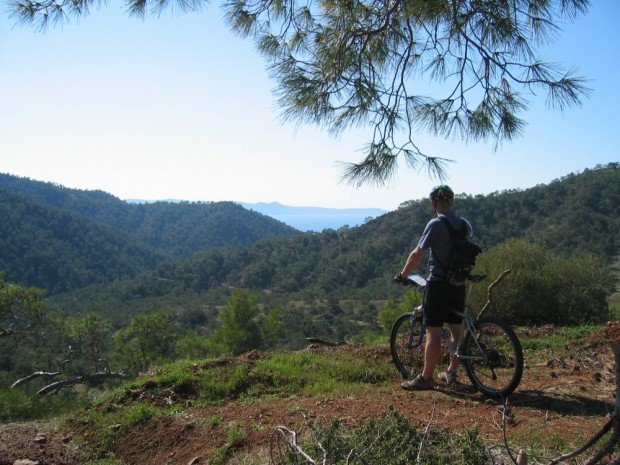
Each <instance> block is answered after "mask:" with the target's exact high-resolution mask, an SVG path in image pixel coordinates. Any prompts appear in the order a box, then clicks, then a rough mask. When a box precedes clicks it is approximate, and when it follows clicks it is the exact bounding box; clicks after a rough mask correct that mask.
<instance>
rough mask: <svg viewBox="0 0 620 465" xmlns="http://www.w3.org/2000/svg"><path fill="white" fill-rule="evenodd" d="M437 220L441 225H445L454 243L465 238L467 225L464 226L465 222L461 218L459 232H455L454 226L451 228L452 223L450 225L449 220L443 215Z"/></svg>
mask: <svg viewBox="0 0 620 465" xmlns="http://www.w3.org/2000/svg"><path fill="white" fill-rule="evenodd" d="M438 218H439V219H440V220H441V222H442V223H443V224H445V225H446V227H447V228H448V231H449V232H450V236H452V239H454V240H455V241H456V240H458V239H464V238H465V236H466V235H467V225H466V224H465V221H463V218H460V220H461V229H460V231H459V230H457V229H456V228H455V227H454V226H452V223H450V220H449V219H448V218H447V217H446V216H445V215H439V216H438Z"/></svg>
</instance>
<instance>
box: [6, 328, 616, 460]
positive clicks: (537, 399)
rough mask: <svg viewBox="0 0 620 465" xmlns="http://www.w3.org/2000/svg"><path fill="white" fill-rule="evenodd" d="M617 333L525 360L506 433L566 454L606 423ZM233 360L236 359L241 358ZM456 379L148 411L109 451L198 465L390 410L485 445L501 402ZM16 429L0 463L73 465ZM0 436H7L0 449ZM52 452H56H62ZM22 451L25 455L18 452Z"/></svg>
mask: <svg viewBox="0 0 620 465" xmlns="http://www.w3.org/2000/svg"><path fill="white" fill-rule="evenodd" d="M522 331H528V330H522ZM553 331H554V328H553V327H547V328H541V329H538V330H537V332H539V333H540V334H538V335H537V336H539V337H545V335H548V334H550V333H551V332H553ZM618 333H620V322H615V323H614V324H613V325H608V327H607V328H605V329H603V330H601V331H599V332H597V333H595V334H593V335H591V336H589V337H588V338H585V339H581V340H579V341H575V342H574V343H572V345H571V344H569V346H570V350H569V352H570V356H569V357H567V358H563V359H562V358H553V357H551V358H548V359H547V360H538V361H533V360H528V358H527V356H526V369H525V373H524V376H523V379H522V382H521V385H520V386H519V389H518V390H517V391H516V392H515V393H514V394H513V395H512V396H511V399H510V410H509V414H508V415H507V417H506V424H507V431H508V436H509V438H513V439H514V440H515V441H521V442H523V441H528V440H529V441H531V442H532V443H533V444H536V441H544V443H545V444H548V443H549V442H551V443H553V442H554V440H553V438H557V441H556V442H557V443H558V444H559V445H560V446H561V448H562V451H563V452H568V451H569V450H571V449H573V448H575V447H577V446H580V445H581V444H583V443H584V442H585V440H586V439H588V438H589V437H590V436H591V435H592V434H593V433H594V432H596V431H598V430H599V429H600V428H601V427H602V425H603V424H604V423H605V422H606V421H607V418H606V417H605V416H606V414H608V413H609V412H610V411H611V410H612V408H613V404H614V400H615V364H614V358H613V354H612V351H611V349H610V341H614V340H617V339H616V338H617V336H618ZM308 350H312V351H316V352H323V353H329V352H330V351H342V350H346V351H350V352H353V353H356V354H358V355H360V356H364V357H367V358H372V359H374V360H378V361H385V363H391V359H390V354H389V348H388V347H387V346H373V347H368V346H360V345H349V346H341V347H337V348H323V347H318V348H310V349H308ZM245 362H246V363H247V359H246V360H245ZM238 363H244V360H243V358H240V359H239V360H238ZM460 377H461V381H462V382H463V383H464V384H459V385H457V386H455V387H448V386H445V385H442V384H438V385H437V387H436V389H435V390H433V391H425V392H407V391H403V390H401V388H400V386H399V382H400V380H397V379H396V378H394V382H393V383H387V384H384V385H381V386H378V387H377V388H375V389H369V390H368V391H367V392H365V393H363V394H357V395H349V396H347V395H343V396H338V397H336V396H324V397H314V396H305V395H292V396H289V397H286V398H280V397H270V398H265V399H262V400H261V401H260V402H258V401H253V402H244V401H235V402H230V403H227V404H223V405H219V406H212V407H208V408H189V409H187V410H186V411H184V412H183V413H181V414H178V415H175V416H168V417H155V418H153V419H151V420H149V421H148V422H146V423H145V424H141V425H139V426H137V427H135V428H133V429H132V430H130V431H129V432H127V433H126V434H123V435H121V436H120V437H118V438H117V439H116V441H115V442H114V452H115V454H116V455H117V457H118V458H120V459H122V460H123V462H124V463H126V464H129V465H133V464H136V465H137V464H140V465H143V464H149V465H159V464H162V465H163V464H173V465H176V464H179V465H188V464H190V463H191V464H192V465H197V464H203V463H208V462H207V461H206V458H207V457H209V456H211V455H212V454H213V453H215V452H216V451H218V450H219V451H222V450H223V448H225V445H227V444H228V445H229V446H230V447H228V448H227V450H228V453H229V454H233V453H236V452H239V451H243V452H246V453H251V454H254V455H263V456H266V455H267V454H268V447H269V438H270V435H271V433H272V431H273V429H274V427H275V426H277V425H283V426H286V427H288V428H290V429H294V430H296V431H299V432H303V431H304V430H306V429H307V427H308V425H309V423H311V422H312V421H315V420H324V421H329V420H331V419H333V418H340V419H341V420H342V421H345V422H347V423H351V424H355V423H357V422H360V421H362V420H364V419H367V418H373V417H378V416H380V415H381V414H382V413H386V412H388V411H389V409H390V407H392V406H393V407H395V408H396V409H397V410H398V411H399V412H400V413H401V414H403V415H404V416H406V417H407V418H409V419H410V420H411V421H412V423H413V424H415V425H416V426H419V427H420V428H425V427H426V426H427V424H428V423H429V422H431V423H432V427H434V428H440V429H447V430H462V429H464V428H470V427H476V428H478V430H479V431H480V432H481V434H482V436H483V437H484V438H486V439H487V440H488V441H489V442H491V443H499V442H501V439H502V432H501V423H502V414H501V405H499V404H498V403H497V402H494V401H490V400H487V399H485V398H484V397H483V396H482V395H480V394H479V393H477V392H475V391H473V389H472V388H471V386H470V385H469V384H468V383H466V381H467V379H466V376H465V375H464V373H463V374H461V375H460ZM213 419H217V421H213ZM30 425H32V424H30ZM20 427H21V428H26V426H25V425H21V426H20V425H5V426H4V427H3V428H2V429H1V430H0V453H2V455H5V454H9V457H8V459H9V460H6V459H5V460H4V461H3V460H2V459H0V465H5V464H12V463H13V462H12V461H11V460H15V459H17V458H30V459H31V460H39V461H40V462H39V465H47V464H54V465H57V464H66V465H77V464H79V463H82V462H80V458H79V453H78V452H79V451H76V450H75V445H74V444H73V441H72V440H67V438H66V437H61V435H56V437H54V436H53V435H52V436H50V438H48V440H47V441H46V443H45V444H43V445H40V444H37V447H38V449H37V448H34V447H33V439H34V437H35V436H36V431H35V430H36V427H35V428H34V429H33V428H32V427H30V430H28V431H27V432H26V431H23V430H20ZM233 427H236V428H239V429H242V430H243V431H244V435H242V436H244V437H241V438H238V439H237V440H236V441H235V442H234V443H233V444H232V445H231V444H230V443H229V441H230V438H229V436H228V432H229V431H230V429H231V428H233ZM11 428H12V429H11ZM25 433H27V434H25ZM11 436H13V437H22V438H23V440H22V442H21V446H20V442H19V440H13V441H12V442H11V441H7V437H11ZM8 442H11V444H10V447H9V446H7V444H8ZM2 447H4V449H2ZM67 450H71V451H72V452H71V453H68V452H67ZM42 451H45V453H46V454H47V455H45V454H43V453H42ZM62 451H65V452H64V456H63V455H62V454H61V452H62ZM27 453H29V454H30V455H29V456H28V455H19V454H27ZM72 454H73V455H72ZM550 455H552V456H553V455H556V454H555V453H551V454H550ZM54 457H58V458H57V459H54ZM51 460H58V461H51Z"/></svg>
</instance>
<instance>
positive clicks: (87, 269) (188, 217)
mask: <svg viewBox="0 0 620 465" xmlns="http://www.w3.org/2000/svg"><path fill="white" fill-rule="evenodd" d="M0 211H1V212H2V218H3V222H2V225H1V226H0V227H1V228H2V231H1V232H2V235H1V237H0V240H1V241H2V242H1V245H2V248H1V250H0V270H5V271H6V276H7V279H9V280H11V281H15V282H20V283H23V284H25V285H29V286H39V287H43V288H45V289H46V290H48V292H51V293H56V292H61V291H66V290H69V289H76V288H79V287H83V286H86V285H89V284H93V283H98V282H110V281H113V280H116V279H120V278H123V277H128V276H134V275H135V274H136V273H138V272H141V271H146V270H148V269H151V268H153V267H154V266H155V264H156V263H157V262H159V261H161V260H163V259H169V258H178V257H185V256H188V255H191V254H193V253H196V252H197V251H200V250H206V249H209V248H212V247H223V246H229V247H236V246H240V245H248V244H252V243H254V242H256V241H257V240H259V239H261V238H264V237H268V236H283V235H284V236H286V235H291V234H292V233H293V232H294V229H293V228H291V227H289V226H286V225H285V224H283V223H281V222H279V221H276V220H274V219H272V218H269V217H267V216H265V215H261V214H260V213H256V212H251V211H248V210H246V209H244V208H243V207H241V206H240V205H237V204H234V203H232V202H216V203H191V202H181V203H168V202H157V203H152V204H128V203H126V202H123V201H122V200H120V199H118V198H116V197H114V196H112V195H110V194H106V193H105V192H101V191H83V190H77V189H68V188H65V187H62V186H57V185H54V184H51V183H44V182H39V181H33V180H30V179H25V178H19V177H16V176H10V175H6V174H0Z"/></svg>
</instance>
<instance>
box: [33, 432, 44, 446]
mask: <svg viewBox="0 0 620 465" xmlns="http://www.w3.org/2000/svg"><path fill="white" fill-rule="evenodd" d="M45 441H47V437H46V436H45V434H43V433H38V434H37V436H36V437H35V438H34V442H36V443H37V444H45Z"/></svg>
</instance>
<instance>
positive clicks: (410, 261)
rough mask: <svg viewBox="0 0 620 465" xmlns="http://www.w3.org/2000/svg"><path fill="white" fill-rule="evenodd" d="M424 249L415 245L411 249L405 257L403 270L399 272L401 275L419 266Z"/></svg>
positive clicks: (406, 274)
mask: <svg viewBox="0 0 620 465" xmlns="http://www.w3.org/2000/svg"><path fill="white" fill-rule="evenodd" d="M425 252H426V251H425V250H423V249H421V248H419V247H416V248H415V249H413V250H412V251H411V253H410V254H409V257H408V258H407V262H406V263H405V266H404V267H403V271H401V272H400V274H401V275H402V276H408V275H409V274H410V273H411V272H412V271H413V270H415V269H416V268H417V267H418V266H420V263H421V262H422V259H423V258H424V254H425Z"/></svg>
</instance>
